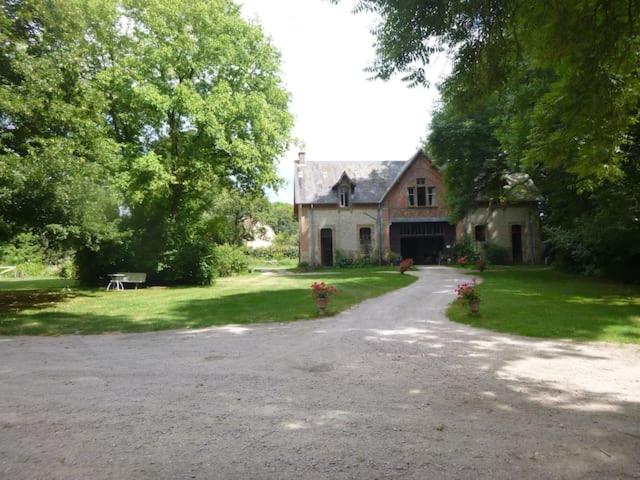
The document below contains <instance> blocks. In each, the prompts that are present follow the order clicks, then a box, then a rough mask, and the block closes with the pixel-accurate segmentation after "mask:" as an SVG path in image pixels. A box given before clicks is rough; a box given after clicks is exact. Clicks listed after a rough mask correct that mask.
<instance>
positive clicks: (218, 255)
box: [212, 244, 249, 277]
mask: <svg viewBox="0 0 640 480" xmlns="http://www.w3.org/2000/svg"><path fill="white" fill-rule="evenodd" d="M248 268H249V259H248V257H247V255H245V253H244V251H243V250H242V248H240V247H235V246H233V245H228V244H224V245H217V246H216V247H215V249H214V251H213V270H212V272H213V273H214V274H215V275H216V276H218V277H230V276H231V275H234V274H238V273H242V272H246V271H247V269H248Z"/></svg>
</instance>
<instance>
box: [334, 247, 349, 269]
mask: <svg viewBox="0 0 640 480" xmlns="http://www.w3.org/2000/svg"><path fill="white" fill-rule="evenodd" d="M352 266H353V259H352V258H351V257H350V256H349V255H347V254H346V253H345V252H343V251H342V250H336V267H338V268H349V267H352Z"/></svg>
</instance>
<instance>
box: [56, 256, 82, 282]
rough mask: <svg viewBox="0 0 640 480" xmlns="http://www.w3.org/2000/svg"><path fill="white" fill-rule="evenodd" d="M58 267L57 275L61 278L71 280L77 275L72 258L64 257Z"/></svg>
mask: <svg viewBox="0 0 640 480" xmlns="http://www.w3.org/2000/svg"><path fill="white" fill-rule="evenodd" d="M58 268H59V271H58V275H60V276H61V277H62V278H66V279H69V280H72V279H75V278H77V277H78V270H77V269H76V265H75V263H74V262H73V259H72V258H65V259H64V261H63V262H62V263H61V264H60V265H59V267H58Z"/></svg>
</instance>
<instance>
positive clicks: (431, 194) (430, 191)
mask: <svg viewBox="0 0 640 480" xmlns="http://www.w3.org/2000/svg"><path fill="white" fill-rule="evenodd" d="M435 204H436V187H428V188H427V205H429V206H430V207H433V206H434V205H435Z"/></svg>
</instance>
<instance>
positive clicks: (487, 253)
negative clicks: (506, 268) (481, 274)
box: [482, 242, 511, 265]
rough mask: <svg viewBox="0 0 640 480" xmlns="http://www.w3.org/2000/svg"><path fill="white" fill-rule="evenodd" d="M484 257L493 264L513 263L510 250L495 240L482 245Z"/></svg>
mask: <svg viewBox="0 0 640 480" xmlns="http://www.w3.org/2000/svg"><path fill="white" fill-rule="evenodd" d="M482 251H483V255H484V259H485V260H486V261H487V262H488V263H490V264H492V265H507V264H509V263H511V256H510V254H509V250H508V249H507V248H505V247H503V246H501V245H497V244H495V243H493V242H485V243H484V244H483V245H482Z"/></svg>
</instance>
